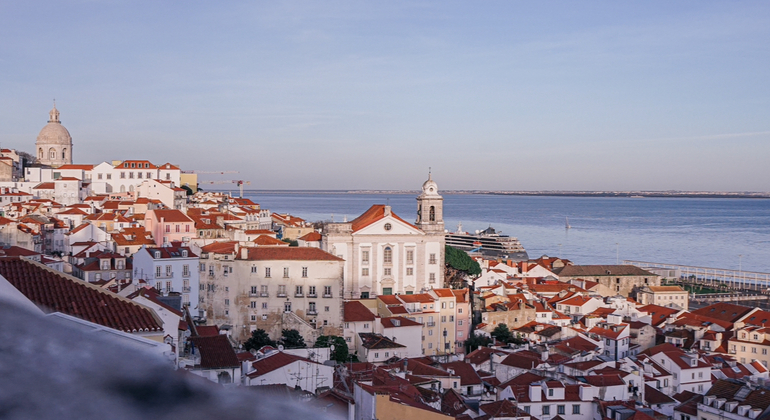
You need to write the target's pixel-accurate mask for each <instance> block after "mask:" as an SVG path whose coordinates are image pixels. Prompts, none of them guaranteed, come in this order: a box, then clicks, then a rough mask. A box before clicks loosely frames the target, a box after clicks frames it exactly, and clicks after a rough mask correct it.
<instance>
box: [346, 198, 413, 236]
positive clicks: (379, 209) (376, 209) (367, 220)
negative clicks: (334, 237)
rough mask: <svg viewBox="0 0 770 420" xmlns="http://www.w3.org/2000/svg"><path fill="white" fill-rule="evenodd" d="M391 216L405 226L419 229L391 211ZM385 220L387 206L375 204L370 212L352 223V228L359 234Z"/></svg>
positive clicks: (366, 212)
mask: <svg viewBox="0 0 770 420" xmlns="http://www.w3.org/2000/svg"><path fill="white" fill-rule="evenodd" d="M390 215H391V216H392V217H393V218H394V219H396V220H399V221H401V222H403V223H405V224H407V225H409V226H411V227H413V228H415V229H417V227H415V226H414V225H413V224H411V223H409V222H407V221H406V220H404V219H402V218H400V217H398V216H397V215H396V213H393V212H392V211H391V213H390ZM383 218H385V205H384V204H375V205H373V206H371V207H369V210H367V211H365V212H364V213H363V214H362V215H360V216H358V217H356V218H355V219H354V220H353V221H352V222H351V226H352V228H353V232H357V231H359V230H361V229H363V228H365V227H367V226H369V225H371V224H372V223H374V222H376V221H378V220H382V219H383Z"/></svg>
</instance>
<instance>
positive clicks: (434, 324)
mask: <svg viewBox="0 0 770 420" xmlns="http://www.w3.org/2000/svg"><path fill="white" fill-rule="evenodd" d="M425 325H427V326H429V327H435V326H436V323H435V322H432V321H431V322H426V323H425Z"/></svg>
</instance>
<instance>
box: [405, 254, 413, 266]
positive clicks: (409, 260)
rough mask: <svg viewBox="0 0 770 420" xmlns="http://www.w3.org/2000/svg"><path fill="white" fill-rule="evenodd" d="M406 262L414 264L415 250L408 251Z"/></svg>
mask: <svg viewBox="0 0 770 420" xmlns="http://www.w3.org/2000/svg"><path fill="white" fill-rule="evenodd" d="M406 263H407V264H414V251H406Z"/></svg>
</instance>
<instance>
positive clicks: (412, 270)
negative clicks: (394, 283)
mask: <svg viewBox="0 0 770 420" xmlns="http://www.w3.org/2000/svg"><path fill="white" fill-rule="evenodd" d="M406 275H407V276H413V275H414V268H412V267H407V268H406Z"/></svg>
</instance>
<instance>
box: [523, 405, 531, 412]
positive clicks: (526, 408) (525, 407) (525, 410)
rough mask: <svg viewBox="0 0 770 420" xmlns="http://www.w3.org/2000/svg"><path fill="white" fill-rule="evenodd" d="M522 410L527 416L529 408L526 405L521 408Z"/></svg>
mask: <svg viewBox="0 0 770 420" xmlns="http://www.w3.org/2000/svg"><path fill="white" fill-rule="evenodd" d="M522 408H524V412H525V413H527V414H529V406H528V405H525V406H524V407H522Z"/></svg>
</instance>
